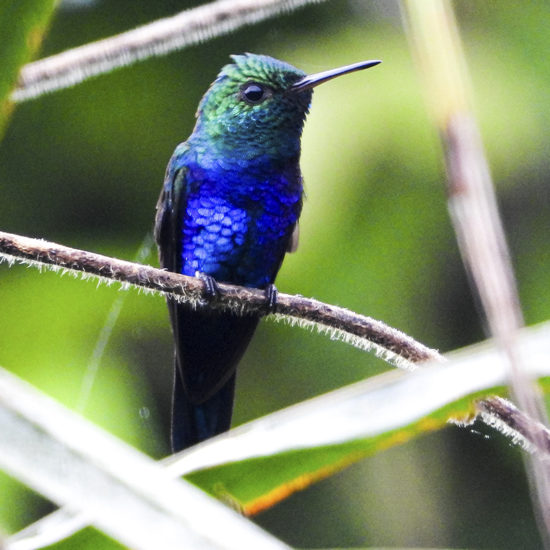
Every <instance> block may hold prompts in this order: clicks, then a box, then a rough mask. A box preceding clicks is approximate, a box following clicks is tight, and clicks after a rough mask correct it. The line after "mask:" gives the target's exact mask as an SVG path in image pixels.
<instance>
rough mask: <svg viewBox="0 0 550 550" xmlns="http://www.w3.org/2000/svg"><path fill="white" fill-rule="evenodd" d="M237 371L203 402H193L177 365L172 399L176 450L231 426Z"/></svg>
mask: <svg viewBox="0 0 550 550" xmlns="http://www.w3.org/2000/svg"><path fill="white" fill-rule="evenodd" d="M234 392H235V374H233V376H231V378H229V380H228V381H227V382H226V383H225V385H224V386H222V387H221V389H220V390H219V391H218V392H217V393H215V394H214V395H213V396H212V397H210V398H209V399H207V400H206V401H204V402H203V403H201V404H199V405H196V404H192V403H190V402H189V399H188V397H187V396H186V395H185V391H184V389H183V384H182V381H181V376H180V375H179V373H178V369H177V367H176V369H175V377H174V395H173V401H172V451H173V452H178V451H181V450H182V449H186V448H187V447H190V446H191V445H195V444H196V443H199V442H201V441H204V440H205V439H208V438H209V437H213V436H215V435H217V434H219V433H222V432H225V431H227V430H229V427H230V425H231V413H232V411H233V394H234Z"/></svg>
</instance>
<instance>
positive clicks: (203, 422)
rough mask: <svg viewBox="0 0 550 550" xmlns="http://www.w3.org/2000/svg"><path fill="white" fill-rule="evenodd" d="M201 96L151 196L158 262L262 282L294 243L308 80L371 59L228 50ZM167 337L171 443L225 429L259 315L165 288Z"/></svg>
mask: <svg viewBox="0 0 550 550" xmlns="http://www.w3.org/2000/svg"><path fill="white" fill-rule="evenodd" d="M231 59H232V63H230V64H228V65H225V66H224V67H223V68H222V69H221V71H220V73H219V74H218V76H217V78H216V79H215V80H214V82H213V83H212V84H211V86H210V88H209V89H208V90H207V92H206V93H205V94H204V96H203V97H202V99H201V101H200V103H199V106H198V110H197V113H196V119H197V120H196V124H195V127H194V129H193V132H192V134H191V136H190V137H189V138H188V139H187V141H184V142H183V143H181V144H179V145H178V146H177V147H176V149H175V151H174V153H173V155H172V157H171V159H170V161H169V163H168V167H167V169H166V175H165V178H164V184H163V187H162V191H161V194H160V198H159V200H158V203H157V211H156V219H155V239H156V242H157V245H158V249H159V258H160V264H161V266H162V267H163V268H165V269H167V270H169V271H173V272H175V273H182V274H184V275H190V276H198V277H200V278H201V279H203V281H204V282H205V288H206V292H207V295H209V296H214V295H215V294H216V292H217V287H216V282H217V281H220V282H225V283H231V284H235V285H242V286H247V287H253V288H258V289H263V290H264V291H265V294H266V308H267V310H268V311H274V310H275V308H276V296H277V291H276V288H275V286H274V281H275V276H276V275H277V272H278V271H279V268H280V267H281V263H282V261H283V258H284V256H285V254H286V253H287V252H293V251H295V250H296V247H297V245H298V218H299V216H300V212H301V210H302V200H303V185H302V175H301V172H300V165H299V161H300V138H301V135H302V129H303V126H304V121H305V118H306V115H307V113H308V111H309V107H310V103H311V99H312V93H313V92H312V90H313V88H314V87H315V86H317V85H319V84H321V83H323V82H326V81H328V80H331V79H333V78H335V77H337V76H340V75H344V74H347V73H351V72H353V71H359V70H362V69H367V68H369V67H374V66H375V65H378V64H379V63H380V61H378V60H373V61H363V62H360V63H355V64H353V65H347V66H345V67H340V68H337V69H332V70H328V71H324V72H320V73H316V74H312V75H306V73H304V72H303V71H301V70H299V69H297V68H295V67H293V66H292V65H289V64H288V63H285V62H283V61H279V60H277V59H274V58H272V57H269V56H266V55H256V54H250V53H247V54H243V55H233V56H231ZM167 304H168V310H169V314H170V321H171V325H172V333H173V338H174V344H175V354H174V355H175V369H174V391H173V401H172V427H171V439H172V449H173V451H174V452H177V451H179V450H182V449H185V448H187V447H189V446H191V445H194V444H196V443H199V442H201V441H203V440H205V439H207V438H210V437H212V436H214V435H217V434H219V433H221V432H223V431H226V430H228V429H229V427H230V424H231V415H232V409H233V398H234V390H235V373H236V369H237V365H238V363H239V361H240V359H241V357H242V355H243V354H244V352H245V350H246V348H247V346H248V344H249V342H250V340H251V338H252V335H253V334H254V331H255V329H256V326H257V324H258V321H259V316H258V315H257V314H256V315H252V314H248V315H247V314H245V315H239V314H237V313H234V312H230V311H229V312H228V311H219V310H213V309H208V308H207V307H202V308H201V307H200V306H199V307H196V308H193V307H191V306H189V305H187V304H180V303H178V302H176V301H175V300H173V299H170V298H168V300H167Z"/></svg>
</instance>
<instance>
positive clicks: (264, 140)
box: [194, 54, 312, 157]
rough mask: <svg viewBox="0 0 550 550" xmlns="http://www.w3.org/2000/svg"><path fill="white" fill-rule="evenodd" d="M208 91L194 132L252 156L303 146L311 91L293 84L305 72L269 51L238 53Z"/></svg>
mask: <svg viewBox="0 0 550 550" xmlns="http://www.w3.org/2000/svg"><path fill="white" fill-rule="evenodd" d="M231 58H232V59H233V63H231V64H229V65H225V67H223V68H222V70H221V71H220V73H219V75H218V77H217V78H216V80H215V81H214V82H213V83H212V85H211V86H210V88H209V90H208V91H207V92H206V94H205V95H204V96H203V98H202V100H201V102H200V104H199V108H198V111H197V119H198V120H197V126H196V127H195V131H194V135H196V134H199V136H200V137H203V138H207V139H208V140H214V143H215V144H216V145H217V146H221V147H222V148H224V149H230V150H239V153H240V154H245V155H246V156H247V157H252V156H256V155H258V154H260V155H262V154H267V155H275V154H278V153H279V151H281V152H282V153H283V154H284V153H290V154H292V153H293V152H294V153H295V154H296V153H297V151H296V149H298V150H299V140H300V135H301V133H302V128H303V125H304V120H305V117H306V114H307V112H308V109H309V104H310V102H311V95H312V92H311V90H305V91H303V92H300V93H297V92H293V91H292V85H293V84H295V83H296V82H298V81H299V80H301V79H302V78H304V77H305V76H306V75H305V73H304V72H303V71H300V70H299V69H296V68H295V67H293V66H292V65H289V64H288V63H284V62H282V61H278V60H277V59H273V58H272V57H268V56H266V55H253V54H245V55H232V56H231Z"/></svg>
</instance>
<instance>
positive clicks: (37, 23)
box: [0, 0, 56, 137]
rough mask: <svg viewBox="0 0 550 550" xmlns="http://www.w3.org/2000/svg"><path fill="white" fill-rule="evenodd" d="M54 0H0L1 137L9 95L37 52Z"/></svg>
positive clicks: (7, 111)
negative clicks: (22, 68)
mask: <svg viewBox="0 0 550 550" xmlns="http://www.w3.org/2000/svg"><path fill="white" fill-rule="evenodd" d="M55 4H56V2H55V0H3V2H2V8H1V9H0V52H2V55H0V137H1V136H2V134H3V132H4V128H5V127H6V122H7V120H8V118H9V115H10V113H11V111H12V109H13V103H12V102H11V101H10V99H9V96H10V93H11V91H12V90H13V88H14V86H15V83H16V80H17V75H18V74H19V70H20V68H21V67H22V66H23V65H24V64H25V63H28V62H29V61H30V60H31V59H32V57H33V56H34V55H35V54H36V52H37V51H38V48H39V46H40V44H41V42H42V38H43V36H44V32H45V31H46V28H47V26H48V23H49V20H50V17H51V15H52V13H53V10H54V7H55Z"/></svg>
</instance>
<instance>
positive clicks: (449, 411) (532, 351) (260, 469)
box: [169, 324, 550, 515]
mask: <svg viewBox="0 0 550 550" xmlns="http://www.w3.org/2000/svg"><path fill="white" fill-rule="evenodd" d="M549 330H550V325H548V324H546V325H541V326H539V327H532V328H530V329H525V330H524V331H522V336H521V345H522V350H523V351H524V352H525V356H526V357H529V360H528V361H527V362H526V364H525V369H526V372H527V373H528V374H529V375H530V376H532V377H533V378H534V379H537V380H538V381H539V386H540V388H541V389H542V391H543V392H544V393H545V394H547V395H548V393H549V390H550V378H549V376H550V365H549V364H548V361H547V357H548V354H549V353H550V349H549V345H548V342H549V341H550V340H549ZM449 358H451V359H452V360H451V361H449V362H443V363H438V364H434V365H432V366H427V367H426V368H421V369H419V370H417V371H415V372H413V373H402V372H397V371H393V372H391V373H385V374H382V375H379V376H376V377H373V378H370V379H368V380H366V381H364V382H359V383H357V384H354V385H352V386H348V387H347V388H341V389H340V390H337V391H334V392H331V393H330V394H326V395H324V396H320V397H317V398H315V399H312V400H310V401H309V402H305V403H301V404H298V405H295V406H293V407H290V408H288V409H286V410H283V411H279V412H278V413H274V414H272V415H269V416H267V417H265V418H263V419H258V420H256V421H253V422H250V423H249V424H248V425H244V426H241V427H239V428H236V429H235V430H232V432H231V433H230V434H228V436H227V437H226V438H223V437H220V438H217V441H216V440H212V442H211V443H208V442H205V443H204V444H202V445H201V446H197V448H196V449H194V450H193V449H190V450H189V452H188V453H183V454H182V455H181V457H180V458H179V459H178V458H177V457H175V458H174V460H173V462H172V464H170V466H169V468H171V469H172V472H173V473H177V472H179V473H180V474H186V478H187V479H188V480H189V481H191V482H192V483H194V484H196V485H197V486H199V487H201V488H202V489H203V490H205V491H207V492H208V493H210V494H212V495H214V496H216V497H218V498H220V499H222V500H226V501H227V502H229V503H231V504H232V505H233V506H234V507H236V508H238V509H240V510H241V511H242V512H243V513H245V514H248V515H253V514H256V513H258V512H260V511H262V510H265V509H267V508H269V507H271V506H273V505H274V504H276V503H277V502H279V501H281V500H283V499H284V498H286V497H287V496H289V495H290V494H292V493H294V492H296V491H298V490H301V489H303V488H305V487H307V486H308V485H310V484H312V483H314V482H316V481H318V480H320V479H322V478H325V477H327V476H329V475H331V474H333V473H335V472H337V471H339V470H341V469H343V468H345V467H346V466H348V465H350V464H353V463H354V462H357V461H359V460H361V459H362V458H364V457H367V456H369V455H373V454H375V453H378V452H380V451H383V450H385V449H387V448H389V447H392V446H395V445H400V444H403V443H406V442H408V441H410V440H411V439H414V438H416V437H419V436H421V435H423V434H426V433H429V432H432V431H434V430H439V429H441V428H443V427H444V426H445V425H446V423H447V422H449V421H450V420H451V421H453V420H454V421H458V422H459V423H464V422H466V423H469V422H470V421H472V420H473V419H474V418H475V416H476V414H477V409H476V406H475V402H476V400H480V399H483V398H486V397H489V396H501V397H505V396H506V394H507V390H506V387H505V384H506V382H507V378H508V370H507V367H506V364H505V363H504V362H503V361H502V356H501V354H500V351H499V349H498V348H497V347H496V346H494V345H492V344H491V343H489V342H488V343H485V344H482V345H477V346H472V347H470V348H467V349H465V350H463V351H461V352H456V353H453V354H452V355H451V356H450V357H449ZM482 418H484V420H485V421H486V422H488V423H489V424H490V425H491V426H494V427H495V428H497V429H499V430H500V431H502V432H503V434H504V435H506V436H508V437H512V439H513V440H515V441H516V442H517V443H522V444H526V445H529V443H528V442H526V441H524V440H523V436H522V435H521V434H518V433H517V432H515V431H514V430H513V429H512V428H510V427H506V426H504V425H503V426H501V425H500V424H499V423H498V422H496V423H494V424H493V423H492V422H491V419H490V418H486V417H485V416H483V417H482ZM201 464H202V469H199V468H201Z"/></svg>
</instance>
